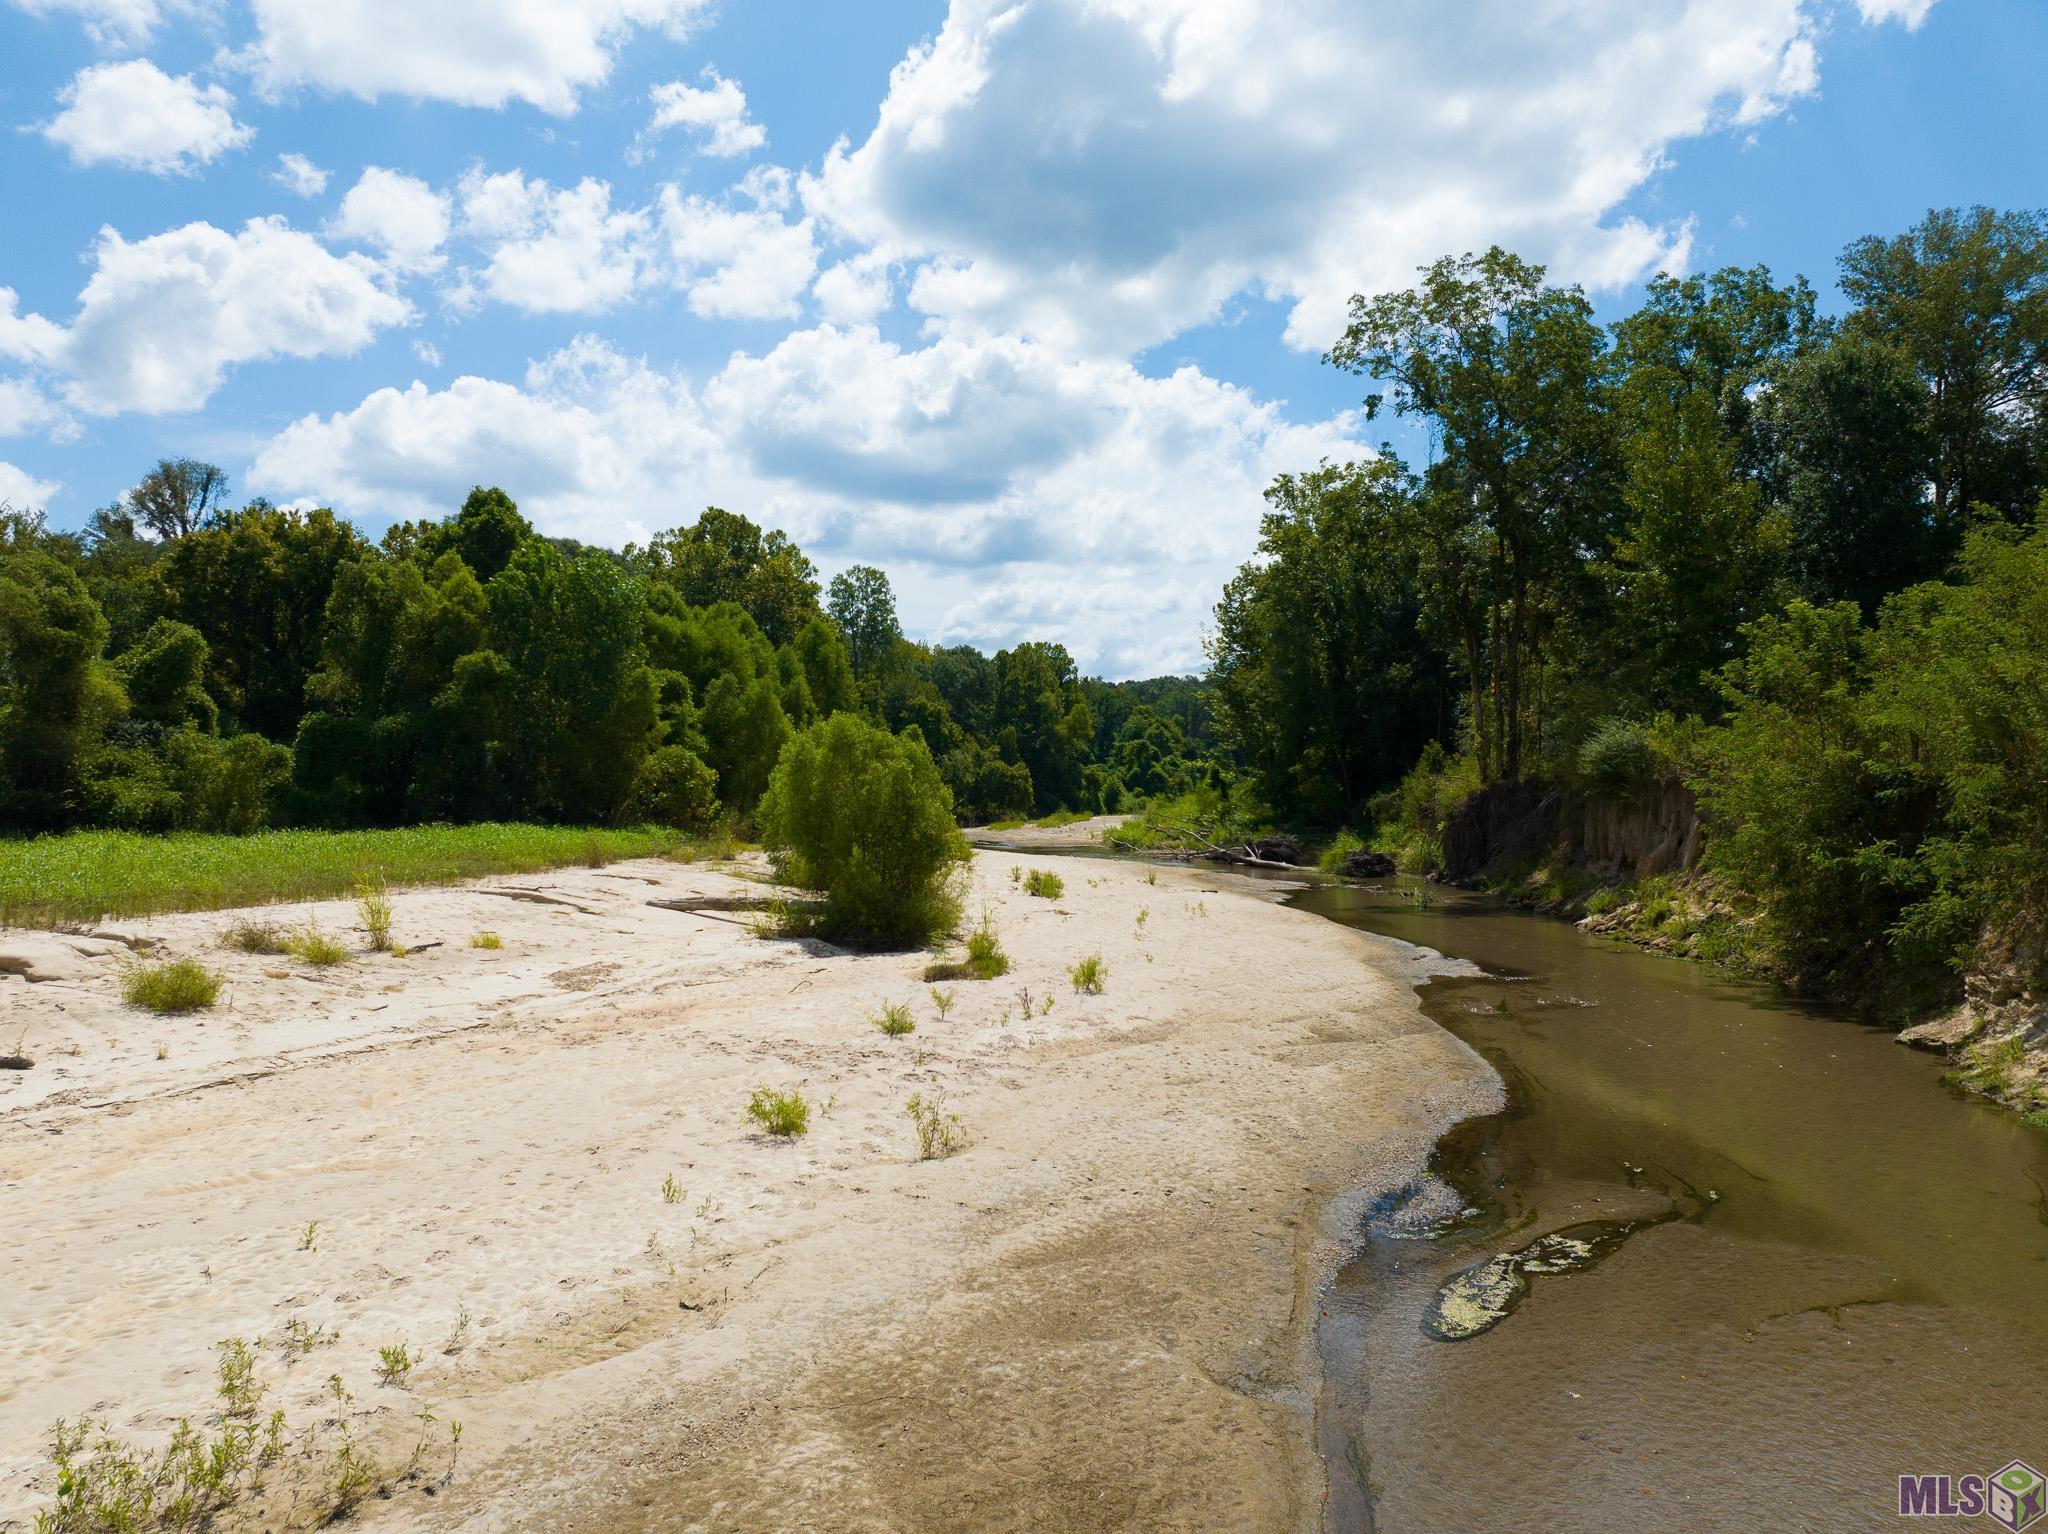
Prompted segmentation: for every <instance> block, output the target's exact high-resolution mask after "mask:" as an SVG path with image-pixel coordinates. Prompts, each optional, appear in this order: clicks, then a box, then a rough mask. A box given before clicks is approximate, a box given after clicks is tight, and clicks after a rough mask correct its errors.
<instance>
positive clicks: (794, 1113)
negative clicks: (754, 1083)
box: [747, 1087, 811, 1139]
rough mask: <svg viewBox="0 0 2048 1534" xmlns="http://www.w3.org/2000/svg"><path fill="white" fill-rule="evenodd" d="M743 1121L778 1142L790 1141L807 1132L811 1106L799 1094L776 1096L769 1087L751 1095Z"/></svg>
mask: <svg viewBox="0 0 2048 1534" xmlns="http://www.w3.org/2000/svg"><path fill="white" fill-rule="evenodd" d="M747 1117H748V1118H750V1119H752V1120H753V1121H754V1122H755V1123H756V1124H759V1125H760V1126H761V1128H762V1130H763V1131H764V1132H766V1133H768V1134H771V1135H774V1136H776V1137H777V1138H779V1139H790V1138H793V1137H795V1136H797V1135H800V1134H803V1133H805V1132H806V1131H808V1130H809V1129H810V1127H811V1105H810V1104H809V1103H808V1102H807V1101H805V1100H804V1095H803V1094H802V1093H801V1092H797V1091H788V1092H778V1091H775V1090H774V1089H773V1088H771V1087H756V1088H754V1095H753V1096H752V1097H750V1098H748V1099H747Z"/></svg>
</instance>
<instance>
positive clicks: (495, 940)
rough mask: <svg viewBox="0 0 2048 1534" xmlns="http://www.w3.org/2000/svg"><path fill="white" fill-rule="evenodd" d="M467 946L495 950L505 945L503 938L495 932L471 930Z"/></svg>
mask: <svg viewBox="0 0 2048 1534" xmlns="http://www.w3.org/2000/svg"><path fill="white" fill-rule="evenodd" d="M469 946H470V947H472V948H488V949H491V950H493V951H495V950H497V949H500V948H503V947H504V946H505V940H504V939H503V938H501V937H499V936H498V934H497V933H495V932H490V931H484V932H472V933H470V935H469Z"/></svg>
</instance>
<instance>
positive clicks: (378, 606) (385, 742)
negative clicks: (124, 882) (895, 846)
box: [0, 460, 1210, 834]
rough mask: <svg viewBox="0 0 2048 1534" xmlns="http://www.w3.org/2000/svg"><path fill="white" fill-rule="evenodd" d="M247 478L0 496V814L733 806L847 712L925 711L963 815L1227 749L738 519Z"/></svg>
mask: <svg viewBox="0 0 2048 1534" xmlns="http://www.w3.org/2000/svg"><path fill="white" fill-rule="evenodd" d="M227 488H228V487H227V482H226V479H225V476H223V475H222V474H221V472H220V470H219V469H218V468H215V467H214V466H212V465H207V464H201V463H196V462H193V461H191V460H174V461H166V462H163V463H160V464H159V465H158V466H157V467H156V468H155V469H154V470H152V471H151V472H150V473H149V474H148V475H147V476H146V477H145V478H144V479H143V480H142V482H141V483H140V484H139V485H138V486H137V487H136V489H135V490H134V491H132V492H131V493H130V494H129V495H128V496H127V497H125V498H124V500H123V501H121V502H120V503H118V504H116V505H113V506H109V507H107V508H105V509H103V510H101V511H98V512H96V513H94V514H93V516H92V517H91V518H90V519H89V521H88V523H87V525H86V527H85V528H84V529H83V530H81V531H79V532H76V533H64V532H55V531H52V530H51V529H50V528H49V527H48V526H47V525H46V523H45V522H44V520H43V519H42V518H41V517H40V516H39V515H35V514H30V513H22V512H0V831H5V832H7V833H11V834H22V833H34V832H44V831H56V830H63V829H67V828H73V827H88V826H89V827H110V828H123V829H134V830H146V831H167V830H177V829H207V830H224V831H247V830H254V829H258V828H261V827H264V826H275V825H287V824H289V825H305V826H391V825H401V824H408V823H415V822H427V821H448V822H464V821H477V820H514V819H523V820H542V821H554V822H565V823H578V824H598V823H617V822H627V823H642V822H652V823H660V824H670V825H678V826H685V827H698V826H703V825H705V824H707V823H709V822H710V821H712V820H714V819H717V818H720V817H732V818H736V819H738V820H741V821H744V820H746V819H748V818H749V817H751V816H752V814H753V812H754V810H755V807H756V805H757V803H758V802H759V800H760V799H761V797H762V795H763V794H764V792H765V791H766V789H767V786H768V782H769V777H770V774H771V772H772V771H773V769H774V767H775V765H776V762H777V760H778V758H779V757H780V755H781V753H782V751H783V748H784V746H785V745H786V744H787V743H788V742H789V740H790V739H791V738H792V737H793V736H794V735H795V734H796V733H797V732H799V731H801V730H803V729H804V728H805V727H806V726H808V725H810V724H811V723H812V722H814V721H816V720H820V719H823V718H826V717H829V716H831V715H833V714H836V713H840V712H854V713H858V714H860V715H862V716H865V717H866V718H867V719H869V720H870V721H873V722H876V723H878V724H881V725H885V726H886V727H887V728H888V729H889V730H890V731H891V732H895V733H902V732H905V731H911V730H914V731H916V732H917V733H918V734H919V735H920V737H921V738H922V740H923V741H924V743H925V745H926V747H927V749H928V751H929V753H930V754H931V756H932V758H933V759H934V761H935V763H936V765H937V768H938V771H939V773H940V776H941V778H942V779H943V781H944V782H945V784H946V785H947V787H948V789H949V790H950V792H951V794H952V799H953V806H954V810H955V813H956V814H957V815H958V816H959V817H960V818H962V819H964V820H969V821H973V820H985V819H995V818H999V817H1004V816H1023V815H1029V814H1034V813H1035V814H1043V813H1046V812H1049V811H1057V810H1087V811H1090V812H1093V811H1097V810H1101V809H1105V808H1108V809H1116V808H1120V807H1122V806H1123V805H1125V804H1126V803H1127V802H1129V801H1130V800H1131V799H1132V798H1133V797H1134V796H1142V795H1145V794H1149V793H1154V792H1159V791H1162V790H1174V789H1179V788H1184V787H1186V786H1187V785H1188V784H1189V783H1190V782H1192V781H1193V780H1194V779H1195V778H1197V777H1198V776H1199V775H1200V774H1201V773H1202V772H1203V771H1205V770H1206V766H1205V764H1206V760H1207V755H1208V751H1209V746H1210V720H1209V716H1208V713H1207V709H1206V704H1205V693H1204V690H1203V689H1202V688H1201V687H1200V686H1199V685H1198V684H1197V683H1195V682H1193V681H1192V680H1190V679H1187V678H1171V677H1168V678H1159V679H1156V680H1153V681H1146V682H1132V683H1117V684H1111V683H1105V682H1101V681H1098V680H1095V679H1093V678H1084V677H1082V676H1080V675H1079V674H1078V670H1077V668H1076V665H1075V663H1074V660H1073V658H1072V657H1071V656H1070V655H1069V654H1068V653H1067V651H1066V650H1065V649H1064V648H1063V647H1062V646H1060V645H1058V644H1051V643H1039V642H1033V643H1025V644H1020V645H1017V646H1015V647H1014V648H1011V649H1008V650H1004V651H1001V652H999V653H997V654H995V655H993V656H989V655H984V654H982V653H980V652H979V651H977V650H975V649H973V648H971V647H969V646H964V645H960V646H950V647H932V646H928V645H922V644H916V643H912V642H911V641H909V640H907V639H906V638H905V637H904V635H903V633H902V630H901V627H900V625H899V623H898V621H897V617H896V611H895V602H894V598H893V594H892V592H891V590H890V586H889V582H888V578H887V576H886V575H885V574H883V572H881V571H880V570H877V569H874V568H872V567H867V566H856V567H854V568H853V569H852V570H849V571H847V572H846V573H844V574H842V575H839V576H836V577H835V578H833V580H832V581H831V582H830V583H829V585H821V583H820V581H819V579H818V572H817V569H816V567H815V566H814V565H813V564H812V562H811V561H810V559H809V558H807V557H806V556H805V554H804V553H803V551H802V550H801V549H800V548H798V547H797V546H796V545H795V544H794V543H792V542H791V541H790V540H789V539H788V538H787V537H785V536H784V535H783V534H782V533H780V532H773V531H764V530H763V529H761V528H760V527H758V526H756V525H755V524H754V523H753V522H751V521H749V520H748V519H747V518H745V517H743V516H740V515H737V514H735V513H732V512H728V511H725V510H721V509H719V508H715V507H714V508H709V509H707V510H706V511H705V512H704V513H703V514H702V515H701V516H700V517H698V518H697V519H696V520H695V521H694V522H692V523H690V524H688V525H687V526H683V527H678V528H676V529H673V530H671V531H668V532H664V533H661V534H658V535H656V536H655V537H653V538H651V539H650V540H649V541H648V543H647V544H646V546H644V547H637V546H629V547H628V548H626V549H625V550H624V551H622V552H619V551H612V550H608V549H602V548H593V547H584V546H581V545H579V544H577V543H575V542H574V541H572V540H567V539H560V538H547V537H543V536H541V535H539V534H538V533H536V531H535V530H534V528H533V527H532V526H531V525H530V524H529V523H528V521H527V520H526V519H525V518H524V517H523V516H521V514H520V512H519V509H518V507H517V505H516V504H515V503H514V501H513V500H512V498H511V497H510V496H508V495H507V494H506V493H505V492H504V491H502V490H499V489H495V488H490V489H487V488H481V487H480V488H478V489H476V490H474V491H473V492H472V493H471V494H470V495H469V496H468V498H467V499H466V500H465V501H464V502H463V504H462V506H461V507H460V509H459V510H457V511H456V512H455V513H454V514H453V515H451V516H450V517H448V518H446V519H445V520H443V521H439V522H434V521H422V522H401V523H398V524H396V525H394V526H392V527H391V528H390V529H388V530H387V531H386V532H385V534H384V535H383V537H382V538H381V539H380V540H379V541H377V542H375V543H372V542H370V541H369V540H368V539H366V538H365V537H364V536H363V534H362V533H361V532H360V531H358V530H357V529H356V528H355V527H353V526H352V525H350V524H349V523H348V522H346V521H344V520H343V519H341V518H339V517H337V516H335V515H334V513H333V512H332V511H329V510H322V509H315V510H300V509H293V508H285V507H277V506H273V505H270V504H268V503H266V502H263V501H256V502H254V503H251V504H249V505H245V506H242V507H239V508H235V507H232V506H230V505H229V504H228V497H227Z"/></svg>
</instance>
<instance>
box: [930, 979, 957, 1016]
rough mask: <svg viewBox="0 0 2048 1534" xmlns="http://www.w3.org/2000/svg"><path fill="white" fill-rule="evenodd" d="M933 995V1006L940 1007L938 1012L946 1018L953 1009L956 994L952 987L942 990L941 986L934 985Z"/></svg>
mask: <svg viewBox="0 0 2048 1534" xmlns="http://www.w3.org/2000/svg"><path fill="white" fill-rule="evenodd" d="M931 996H932V1006H933V1007H935V1008H937V1009H938V1014H939V1016H940V1017H941V1018H944V1017H945V1015H946V1014H947V1013H948V1012H951V1011H952V1010H953V1000H954V996H953V992H952V991H951V990H950V989H948V990H940V989H939V987H937V986H933V987H932V988H931Z"/></svg>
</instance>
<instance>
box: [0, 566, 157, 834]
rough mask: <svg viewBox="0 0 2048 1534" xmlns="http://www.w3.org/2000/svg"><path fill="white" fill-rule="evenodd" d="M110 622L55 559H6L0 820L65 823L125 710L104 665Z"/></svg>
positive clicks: (24, 825) (0, 613) (1, 572)
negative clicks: (85, 767) (105, 733)
mask: <svg viewBox="0 0 2048 1534" xmlns="http://www.w3.org/2000/svg"><path fill="white" fill-rule="evenodd" d="M106 642H107V621H106V619H105V618H103V617H102V616H101V615H100V610H99V608H98V607H97V606H95V605H94V603H93V600H92V597H91V596H90V595H89V594H88V593H87V591H86V589H85V583H84V582H83V581H81V580H80V579H79V578H78V576H77V574H76V573H74V572H73V571H71V570H70V569H68V568H66V567H65V566H64V565H63V564H62V563H60V562H59V561H58V560H57V559H55V558H53V557H52V556H51V555H49V554H45V553H41V552H38V551H35V550H32V549H19V550H16V551H13V552H9V553H5V554H0V823H4V824H5V825H6V826H7V827H9V828H10V829H12V830H16V831H36V830H48V829H52V828H54V827H57V826H60V825H62V824H64V822H65V821H66V819H67V818H68V817H69V816H70V815H71V814H72V812H73V810H74V809H75V807H76V804H77V790H78V770H79V765H80V763H81V761H82V760H83V759H84V758H85V757H86V756H87V755H88V754H89V753H90V752H91V751H92V750H93V749H94V748H95V746H96V745H97V744H98V741H99V737H100V733H101V731H102V730H103V729H104V728H105V727H106V725H107V724H108V723H109V722H110V721H112V720H113V719H115V718H116V717H118V716H119V715H120V713H121V712H122V711H123V710H124V709H125V707H126V704H127V700H126V699H125V698H124V697H123V696H122V693H121V689H120V685H119V684H118V683H117V682H116V681H115V680H114V678H113V676H112V675H111V674H110V673H109V671H108V668H107V666H106V664H105V663H104V662H103V661H102V660H101V659H100V652H101V651H102V650H103V649H104V648H105V647H106Z"/></svg>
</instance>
